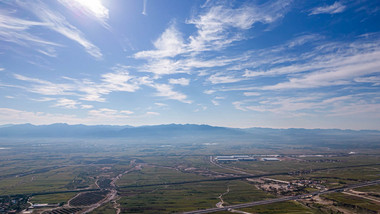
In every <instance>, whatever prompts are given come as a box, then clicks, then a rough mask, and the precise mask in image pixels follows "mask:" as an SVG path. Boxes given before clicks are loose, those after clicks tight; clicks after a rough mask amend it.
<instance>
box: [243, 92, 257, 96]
mask: <svg viewBox="0 0 380 214" xmlns="http://www.w3.org/2000/svg"><path fill="white" fill-rule="evenodd" d="M260 95H261V94H260V93H258V92H244V96H247V97H250V96H260Z"/></svg>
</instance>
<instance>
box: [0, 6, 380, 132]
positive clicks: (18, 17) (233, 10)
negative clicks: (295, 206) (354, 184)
mask: <svg viewBox="0 0 380 214" xmlns="http://www.w3.org/2000/svg"><path fill="white" fill-rule="evenodd" d="M379 14H380V4H379V1H373V0H338V1H327V0H320V1H301V0H278V1H267V0H258V1H241V0H239V1H223V0H217V1H212V0H208V1H204V0H203V1H200V0H181V1H178V0H55V1H51V0H49V1H48V0H46V1H38V0H28V1H27V0H0V124H22V123H32V124H37V125H38V124H52V123H68V124H88V125H95V124H110V125H132V126H141V125H156V124H169V123H179V124H188V123H189V124H209V125H214V126H224V127H236V128H247V127H270V128H324V129H327V128H339V129H376V130H380V24H379V23H380V16H379Z"/></svg>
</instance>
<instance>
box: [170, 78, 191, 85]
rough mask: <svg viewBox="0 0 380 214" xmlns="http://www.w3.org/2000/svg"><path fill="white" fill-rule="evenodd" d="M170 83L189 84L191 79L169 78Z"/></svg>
mask: <svg viewBox="0 0 380 214" xmlns="http://www.w3.org/2000/svg"><path fill="white" fill-rule="evenodd" d="M169 83H170V84H178V85H183V86H185V85H189V83H190V79H186V78H179V79H169Z"/></svg>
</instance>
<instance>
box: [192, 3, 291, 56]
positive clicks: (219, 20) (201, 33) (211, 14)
mask: <svg viewBox="0 0 380 214" xmlns="http://www.w3.org/2000/svg"><path fill="white" fill-rule="evenodd" d="M289 4H290V1H277V2H270V3H266V4H262V5H252V6H242V7H240V8H228V7H225V6H221V5H217V6H212V7H210V9H209V10H208V11H207V12H206V13H204V14H202V15H200V16H198V17H196V18H193V19H190V20H189V21H188V23H189V24H193V25H195V27H196V28H197V29H198V31H197V34H196V35H194V36H190V38H189V39H190V43H189V49H190V50H192V51H196V52H198V51H206V50H218V49H220V48H224V47H225V46H228V45H230V44H231V43H233V42H235V41H239V40H242V39H244V36H242V35H241V34H239V33H234V34H231V32H236V30H247V29H250V28H251V27H252V26H253V24H254V23H257V22H261V23H264V24H268V23H272V22H275V21H277V20H278V19H279V18H281V17H283V15H284V13H285V12H286V7H287V6H288V5H289ZM230 29H234V31H230Z"/></svg>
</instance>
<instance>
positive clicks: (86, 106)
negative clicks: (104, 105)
mask: <svg viewBox="0 0 380 214" xmlns="http://www.w3.org/2000/svg"><path fill="white" fill-rule="evenodd" d="M80 107H81V109H91V108H94V106H93V105H81V106H80Z"/></svg>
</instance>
